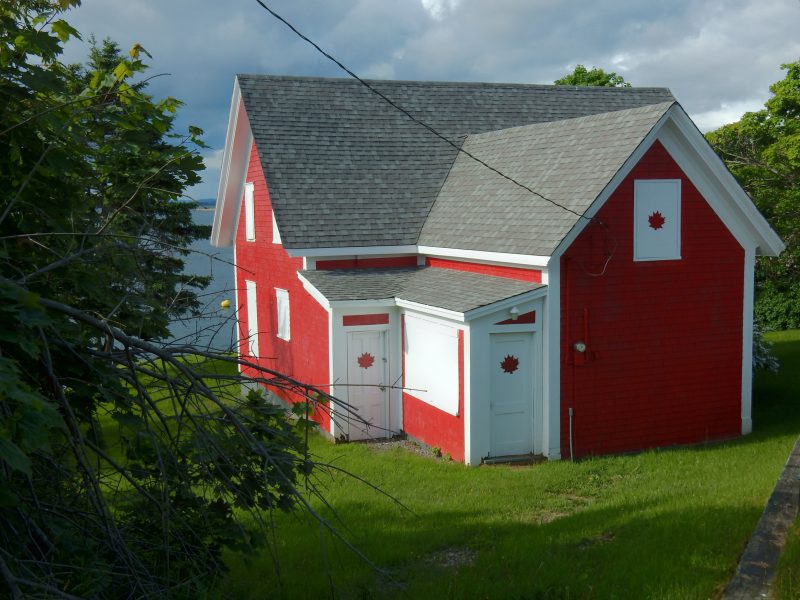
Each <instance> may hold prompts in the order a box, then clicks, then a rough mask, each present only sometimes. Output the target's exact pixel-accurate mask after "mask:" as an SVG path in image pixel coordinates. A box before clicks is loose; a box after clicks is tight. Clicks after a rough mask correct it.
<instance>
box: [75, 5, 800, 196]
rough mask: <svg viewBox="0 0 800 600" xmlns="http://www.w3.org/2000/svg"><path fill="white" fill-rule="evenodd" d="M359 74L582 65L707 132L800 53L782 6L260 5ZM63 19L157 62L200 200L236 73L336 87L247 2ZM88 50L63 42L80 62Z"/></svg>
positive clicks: (532, 70) (557, 71)
mask: <svg viewBox="0 0 800 600" xmlns="http://www.w3.org/2000/svg"><path fill="white" fill-rule="evenodd" d="M268 3H269V4H270V6H272V7H273V8H274V9H275V10H276V11H278V12H279V13H281V14H283V15H284V16H285V17H286V18H287V19H288V20H289V21H291V22H292V23H294V24H295V25H296V26H297V27H298V28H299V29H300V30H301V31H303V32H304V33H306V34H307V35H308V36H309V37H311V38H312V39H314V40H315V41H317V42H318V43H319V44H320V45H321V46H322V47H323V48H325V49H326V50H328V51H329V52H331V53H332V54H334V55H335V56H336V57H337V58H339V59H340V60H342V61H343V62H344V63H345V64H347V65H348V66H350V67H351V68H353V69H354V70H355V71H356V72H357V73H359V74H362V75H364V76H366V77H376V78H398V79H429V80H437V79H442V80H472V81H509V82H530V83H551V82H552V81H553V80H554V79H556V78H558V77H560V76H561V75H563V74H564V73H566V72H568V71H569V70H570V69H571V68H572V67H574V66H575V65H576V64H578V63H582V64H585V65H586V66H599V67H603V68H605V69H606V70H614V71H617V72H618V73H620V74H622V75H623V76H624V77H625V78H626V79H627V80H628V81H630V82H632V83H633V84H634V85H643V86H660V87H669V88H670V89H672V91H673V93H674V94H675V95H676V97H677V98H678V100H679V101H680V102H681V104H682V105H683V106H684V108H686V110H687V111H688V112H689V114H690V115H692V116H693V117H694V118H695V120H696V121H697V123H698V125H699V126H700V127H701V128H704V129H711V128H715V127H717V126H719V125H721V124H722V123H724V122H728V121H732V120H736V119H738V118H739V116H740V115H741V113H742V112H743V111H745V110H754V109H757V108H759V107H760V106H761V104H763V102H764V100H766V98H767V97H768V95H769V90H768V86H769V85H770V84H771V83H773V82H774V81H777V80H778V79H780V78H781V77H782V74H781V71H780V68H779V65H780V64H781V63H784V62H789V61H793V60H796V59H797V58H798V57H799V56H800V38H798V36H797V34H796V32H797V31H798V29H800V27H799V26H800V3H798V2H791V1H789V0H675V1H673V2H662V3H649V2H641V1H640V0H613V1H611V0H610V1H606V2H586V1H585V0H581V1H578V0H571V1H561V0H493V1H491V2H490V1H487V0H457V1H456V0H403V1H400V2H397V1H395V2H387V1H386V0H326V1H325V2H311V1H309V0H295V1H290V0H268ZM68 20H69V21H70V22H71V23H72V24H73V25H74V26H75V27H76V28H77V29H78V30H79V31H81V32H82V33H83V34H84V37H85V38H86V37H88V35H89V34H90V33H94V34H95V35H97V37H98V38H102V37H106V36H108V37H111V38H112V39H114V40H116V41H117V42H119V44H120V46H121V47H122V48H123V49H127V48H128V47H130V46H131V45H132V44H133V43H134V42H140V43H142V45H144V47H145V48H147V49H148V51H150V52H151V53H152V54H153V60H152V61H150V62H151V63H152V72H154V73H161V72H168V73H171V75H170V76H169V77H161V78H158V79H156V80H154V81H153V83H152V86H151V91H152V93H153V94H154V95H156V96H166V95H172V96H175V97H178V98H181V99H182V100H184V101H185V102H186V106H185V107H184V108H183V110H182V111H181V113H180V117H179V121H178V124H179V126H181V127H185V126H186V125H187V124H189V123H191V124H195V125H198V126H200V127H202V128H203V129H205V130H206V132H207V136H206V139H207V142H208V143H209V145H210V146H211V148H212V149H211V151H209V152H208V153H207V157H206V163H207V164H208V165H209V169H208V170H207V171H206V173H205V182H204V183H203V184H201V185H200V186H198V188H196V189H195V190H193V194H194V195H195V196H197V197H212V196H214V195H215V194H216V188H217V183H218V177H219V167H218V164H219V160H218V152H217V153H214V152H213V151H214V150H216V151H219V150H220V149H221V146H222V144H223V143H224V134H225V127H226V125H227V115H228V103H229V102H230V94H231V89H232V85H233V78H234V75H235V74H236V73H242V72H258V73H275V74H291V75H319V76H336V77H341V76H345V75H344V74H343V73H342V72H341V71H339V70H338V69H337V68H336V67H335V66H334V65H333V64H332V63H330V62H329V61H328V60H327V59H325V58H324V57H322V56H321V55H319V54H318V53H316V52H315V51H314V50H313V49H312V48H311V47H310V46H308V45H307V44H306V43H305V42H303V41H301V40H300V39H298V38H297V37H296V36H295V35H294V34H292V33H291V32H289V31H288V29H287V28H286V27H285V26H284V25H282V24H281V23H278V22H277V21H276V20H275V19H273V18H272V17H271V16H270V15H269V14H268V13H266V11H264V10H263V9H262V8H261V7H260V6H259V5H258V4H257V3H256V2H255V1H254V0H229V1H227V2H214V1H211V0H202V1H201V0H169V1H166V2H165V1H164V0H94V1H92V0H85V2H84V5H83V6H82V7H80V8H78V9H76V10H74V11H73V12H72V13H71V15H70V16H69V17H68ZM84 56H85V46H84V45H81V44H70V46H69V48H68V51H67V58H68V59H70V60H81V59H82V58H83V57H84Z"/></svg>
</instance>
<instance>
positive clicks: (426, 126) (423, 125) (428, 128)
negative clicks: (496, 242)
mask: <svg viewBox="0 0 800 600" xmlns="http://www.w3.org/2000/svg"><path fill="white" fill-rule="evenodd" d="M256 2H258V3H259V4H260V5H261V7H262V8H263V9H264V10H266V11H267V12H268V13H269V14H271V15H272V16H273V17H275V18H276V19H278V21H280V22H281V23H283V24H284V25H286V26H287V27H288V28H289V29H291V30H292V31H293V32H294V33H295V34H296V35H297V36H298V37H299V38H300V39H302V40H304V41H305V42H307V43H309V44H311V45H312V46H313V47H314V48H315V49H316V50H317V52H319V53H320V54H322V55H323V56H324V57H325V58H327V59H328V60H330V61H332V62H333V63H334V64H336V66H337V67H339V68H340V69H341V70H342V71H344V72H345V73H347V74H348V75H350V77H352V78H353V79H355V80H356V81H358V82H359V83H360V84H361V85H363V86H364V87H366V88H367V89H368V90H369V91H370V92H372V93H373V94H375V95H376V96H378V97H379V98H380V99H381V100H383V101H384V102H386V103H387V104H388V105H389V106H391V107H392V108H394V109H396V110H399V111H400V112H401V113H403V114H404V115H405V116H406V117H408V118H409V119H411V120H412V121H413V122H414V123H416V124H417V125H421V126H422V127H424V128H425V129H427V130H428V131H430V132H431V133H432V134H433V135H435V136H436V137H438V138H439V139H440V140H442V141H443V142H445V143H447V144H449V145H450V146H452V147H453V148H455V149H456V150H457V151H458V152H461V153H462V154H464V155H466V156H468V157H469V158H471V159H472V160H474V161H475V162H477V163H479V164H481V165H483V166H484V167H486V168H487V169H489V170H490V171H492V172H494V173H496V174H498V175H500V177H502V178H504V179H507V180H508V181H510V182H511V183H513V184H514V185H516V186H518V187H520V188H522V189H523V190H525V191H527V192H530V193H531V194H533V195H534V196H538V197H539V198H541V199H542V200H544V201H546V202H549V203H550V204H552V205H553V206H557V207H558V208H560V209H562V210H565V211H567V212H569V213H572V214H573V215H575V216H577V217H578V218H581V219H586V220H587V221H591V220H592V218H591V217H587V216H586V215H584V214H582V213H579V212H576V211H574V210H572V209H571V208H568V207H566V206H564V205H563V204H559V203H558V202H556V201H555V200H551V199H550V198H548V197H547V196H544V195H543V194H540V193H539V192H537V191H536V190H534V189H531V188H530V187H528V186H527V185H525V184H524V183H520V182H519V181H517V180H516V179H514V178H513V177H511V176H509V175H506V174H505V173H503V172H502V171H500V170H498V169H496V168H495V167H493V166H492V165H490V164H488V163H487V162H485V161H483V160H481V159H480V158H478V157H477V156H475V155H474V154H472V153H471V152H469V151H468V150H464V148H462V147H461V146H459V145H458V144H456V143H455V142H453V141H451V140H450V139H448V138H447V137H446V136H445V135H443V134H441V133H439V132H438V131H437V130H436V129H434V128H433V127H432V126H430V125H428V124H427V123H425V122H424V121H421V120H419V119H418V118H417V117H415V116H414V115H413V114H411V113H410V112H409V111H407V110H406V109H405V108H403V107H402V106H400V105H399V104H396V103H395V102H394V101H393V100H392V99H391V98H388V97H387V96H386V95H384V94H383V93H382V92H381V91H380V90H377V89H376V88H375V87H373V86H372V85H371V84H370V83H369V82H368V81H365V80H363V79H361V77H359V76H358V75H356V74H355V73H354V72H353V71H351V70H350V69H348V68H347V67H346V66H345V65H343V64H342V63H341V62H339V60H337V59H336V58H334V57H333V56H331V55H330V54H328V53H327V52H325V50H323V49H322V48H320V47H319V46H318V45H317V44H316V43H315V42H314V41H313V40H311V39H310V38H308V37H307V36H305V35H303V34H302V33H300V32H299V31H298V30H297V28H296V27H295V26H294V25H292V24H291V23H289V21H287V20H286V19H284V18H283V17H282V16H281V15H279V14H278V13H276V12H275V11H274V10H272V9H271V8H270V7H269V6H267V5H266V4H265V3H264V2H263V1H262V0H256Z"/></svg>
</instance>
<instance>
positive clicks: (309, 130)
mask: <svg viewBox="0 0 800 600" xmlns="http://www.w3.org/2000/svg"><path fill="white" fill-rule="evenodd" d="M238 82H239V86H240V88H241V91H242V98H243V100H244V105H245V108H246V110H247V114H248V117H249V120H250V126H251V128H252V131H253V136H254V138H255V142H256V147H257V148H258V153H259V157H260V159H261V163H262V166H263V169H264V174H265V176H266V179H267V184H268V186H269V191H270V195H271V198H272V202H273V206H274V210H275V217H276V220H277V222H278V226H279V229H280V231H281V238H282V241H283V244H284V245H285V246H286V247H287V248H295V249H297V248H310V247H345V246H373V245H406V244H416V243H417V240H418V238H419V235H420V231H421V229H422V226H423V224H424V222H425V219H426V217H427V215H428V213H429V211H430V209H431V206H432V205H433V202H434V200H435V199H436V196H437V194H438V193H439V190H440V188H441V187H442V184H443V183H444V181H445V178H446V176H447V173H448V171H449V169H450V167H451V166H452V165H453V162H454V160H455V158H456V154H457V151H456V150H455V149H454V148H452V147H451V146H449V145H447V144H446V143H444V142H443V141H441V140H439V139H438V138H436V137H435V136H433V135H432V134H431V133H430V132H428V131H427V130H425V129H423V128H422V127H420V126H419V125H417V124H415V123H413V122H412V121H410V120H409V119H408V118H407V117H406V116H404V115H403V114H402V113H400V112H398V111H397V110H395V109H393V108H391V107H390V106H388V105H387V104H386V103H384V102H383V101H381V100H380V99H378V98H377V97H376V96H374V95H373V94H372V93H370V92H369V91H368V90H367V89H366V88H364V87H363V86H362V85H361V84H359V83H358V82H356V81H354V80H352V79H321V78H302V77H276V76H269V75H239V76H238ZM371 83H372V85H374V86H375V87H376V88H377V89H379V90H380V91H381V92H383V93H384V94H386V95H387V96H388V97H390V98H392V99H393V100H395V101H396V102H398V103H399V104H400V105H402V106H403V107H405V108H406V109H407V110H409V111H410V112H411V113H413V114H414V115H416V116H417V117H419V118H420V119H422V120H424V121H425V122H427V123H429V124H430V125H432V126H433V127H435V128H437V129H438V130H439V131H440V132H442V133H443V134H444V135H446V136H448V137H449V138H450V139H452V140H454V141H457V142H460V141H461V140H463V138H464V136H466V135H467V134H476V133H484V132H487V131H494V130H499V129H506V128H509V127H514V126H518V125H527V124H531V123H543V122H549V121H557V120H562V119H570V118H575V117H580V116H585V115H592V114H599V113H606V112H609V111H618V110H624V109H629V108H634V107H641V106H648V105H651V104H656V103H661V102H668V101H672V100H673V98H672V95H671V94H670V92H669V90H667V89H663V88H587V87H571V86H547V85H522V84H491V83H450V82H418V81H372V82H371Z"/></svg>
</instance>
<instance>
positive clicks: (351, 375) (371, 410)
mask: <svg viewBox="0 0 800 600" xmlns="http://www.w3.org/2000/svg"><path fill="white" fill-rule="evenodd" d="M385 338H386V336H385V333H384V332H383V331H351V332H348V334H347V385H348V387H347V397H348V400H349V402H350V407H351V409H353V410H355V414H356V415H358V416H357V417H355V416H353V415H352V414H349V413H347V411H346V409H345V410H343V411H342V412H343V413H345V414H344V415H342V414H341V413H340V416H346V418H347V421H348V422H349V436H350V439H351V440H363V439H369V438H382V437H387V436H388V435H389V433H388V423H387V418H386V417H387V414H388V410H387V406H386V405H387V398H388V394H387V389H386V387H385V386H386V385H387V373H388V361H387V358H386V350H385V344H386V339H385ZM364 421H366V423H364ZM367 423H368V424H369V425H367Z"/></svg>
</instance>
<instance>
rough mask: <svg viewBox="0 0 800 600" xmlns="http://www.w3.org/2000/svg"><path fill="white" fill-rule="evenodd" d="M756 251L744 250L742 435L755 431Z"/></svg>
mask: <svg viewBox="0 0 800 600" xmlns="http://www.w3.org/2000/svg"><path fill="white" fill-rule="evenodd" d="M755 262H756V257H755V250H754V249H753V248H745V250H744V273H743V276H744V301H743V302H742V435H746V434H748V433H750V432H751V431H753V418H752V416H753V303H754V294H755V282H754V279H755Z"/></svg>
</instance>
